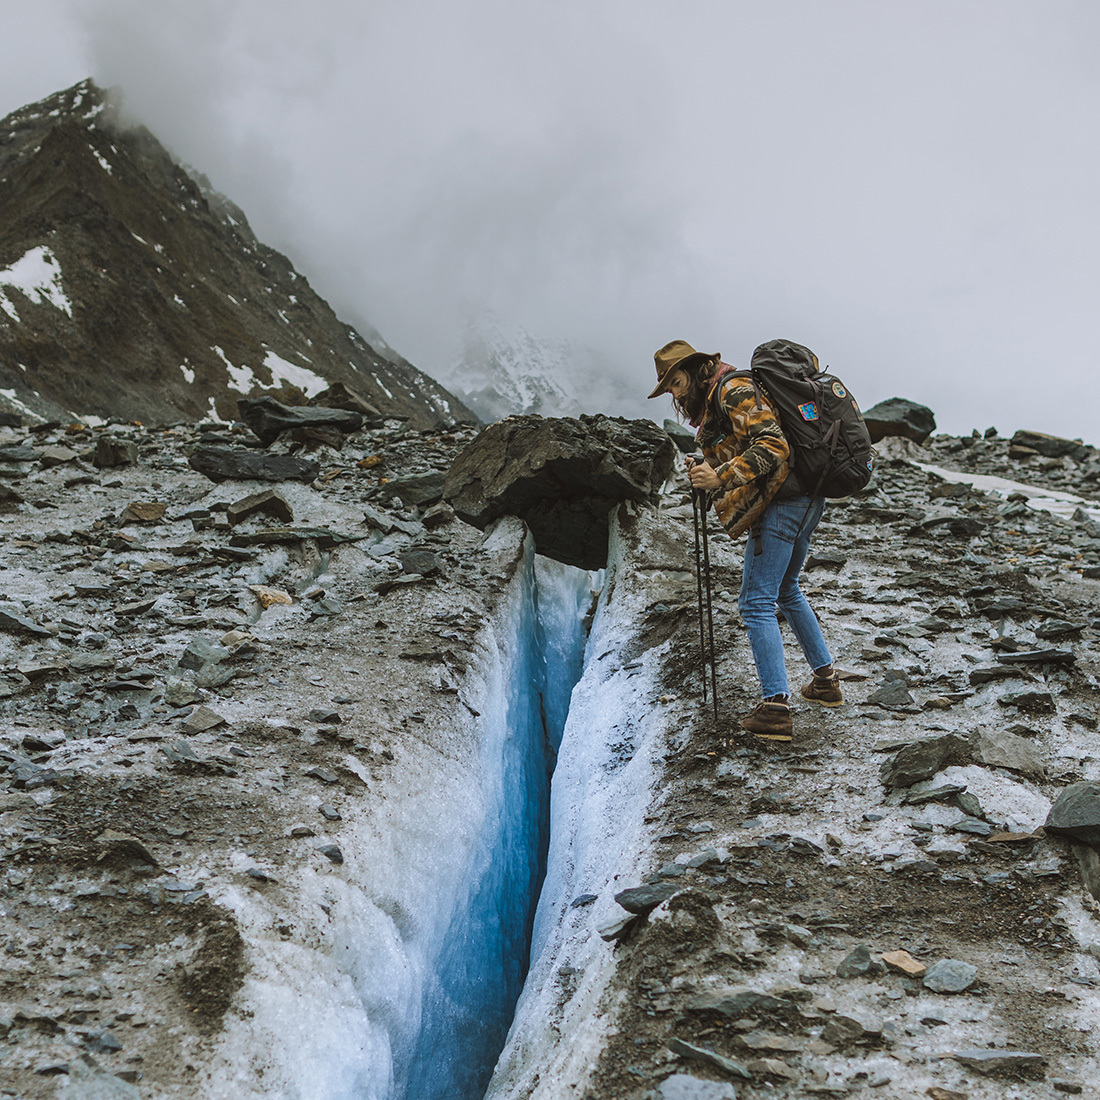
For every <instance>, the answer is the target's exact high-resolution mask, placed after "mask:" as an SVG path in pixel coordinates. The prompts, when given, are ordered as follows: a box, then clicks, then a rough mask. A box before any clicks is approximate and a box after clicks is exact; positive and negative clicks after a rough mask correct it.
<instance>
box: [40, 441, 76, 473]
mask: <svg viewBox="0 0 1100 1100" xmlns="http://www.w3.org/2000/svg"><path fill="white" fill-rule="evenodd" d="M79 457H80V456H79V455H78V454H77V453H76V451H74V450H73V449H72V448H71V447H61V446H53V447H43V448H42V451H41V452H40V453H39V456H38V461H39V462H41V463H42V465H43V467H45V468H46V469H50V468H51V467H53V466H63V465H64V464H65V463H66V462H75V461H76V459H77V458H79Z"/></svg>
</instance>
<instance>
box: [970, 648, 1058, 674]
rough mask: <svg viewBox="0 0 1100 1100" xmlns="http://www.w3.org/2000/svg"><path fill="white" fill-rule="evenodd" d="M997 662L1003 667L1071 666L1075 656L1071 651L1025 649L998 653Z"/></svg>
mask: <svg viewBox="0 0 1100 1100" xmlns="http://www.w3.org/2000/svg"><path fill="white" fill-rule="evenodd" d="M997 660H998V661H999V662H1000V663H1001V664H1003V665H1072V664H1074V663H1075V662H1076V660H1077V655H1076V654H1075V653H1074V652H1073V650H1072V649H1027V650H1017V651H1016V652H1015V653H998V654H997ZM975 671H976V670H975Z"/></svg>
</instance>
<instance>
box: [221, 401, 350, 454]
mask: <svg viewBox="0 0 1100 1100" xmlns="http://www.w3.org/2000/svg"><path fill="white" fill-rule="evenodd" d="M237 412H238V414H239V415H240V418H241V420H242V422H243V423H245V424H247V425H248V427H249V428H251V429H252V431H253V433H254V434H255V435H256V437H257V438H258V439H259V440H260V442H261V443H263V444H265V445H270V444H272V443H274V442H275V440H276V439H278V438H279V436H280V435H282V433H283V432H286V431H290V430H291V429H292V428H332V429H335V430H336V431H338V432H343V433H344V434H350V433H351V432H357V431H359V429H360V428H361V427H362V426H363V416H362V414H361V413H357V412H351V411H350V410H348V409H324V408H309V407H303V406H299V405H283V404H282V403H281V402H279V401H276V400H275V398H274V397H242V398H241V399H240V400H239V401H238V402H237Z"/></svg>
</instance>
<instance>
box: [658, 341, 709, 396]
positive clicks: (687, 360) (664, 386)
mask: <svg viewBox="0 0 1100 1100" xmlns="http://www.w3.org/2000/svg"><path fill="white" fill-rule="evenodd" d="M721 358H722V353H721V352H720V351H716V352H713V353H708V352H705V351H697V352H695V353H694V354H693V355H685V356H684V357H683V359H681V360H680V361H679V362H677V363H673V365H672V366H671V367H669V368H668V370H666V371H665V373H664V377H663V378H662V379H661V380H660V381H659V382H658V383H657V386H656V388H655V389H654V391H653V392H652V393H651V394H650V395H649V398H647V400H650V399H652V398H654V397H660V396H661V394H662V393H668V380H669V379H670V378H671V377H672V376H673V374H675V372H676V371H678V370H684V369H685V368H686V367H690V366H692V365H693V364H694V363H695V362H696V360H700V361H701V360H704V359H721Z"/></svg>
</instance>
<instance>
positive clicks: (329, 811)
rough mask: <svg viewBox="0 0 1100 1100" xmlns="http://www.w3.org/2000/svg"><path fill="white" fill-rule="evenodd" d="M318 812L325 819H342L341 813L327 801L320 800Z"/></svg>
mask: <svg viewBox="0 0 1100 1100" xmlns="http://www.w3.org/2000/svg"><path fill="white" fill-rule="evenodd" d="M320 814H321V816H322V817H323V818H324V819H325V820H326V821H343V820H344V818H343V815H342V814H341V813H340V811H339V810H337V809H336V807H334V806H332V805H330V804H329V803H328V802H322V803H321V806H320Z"/></svg>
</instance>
